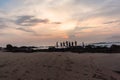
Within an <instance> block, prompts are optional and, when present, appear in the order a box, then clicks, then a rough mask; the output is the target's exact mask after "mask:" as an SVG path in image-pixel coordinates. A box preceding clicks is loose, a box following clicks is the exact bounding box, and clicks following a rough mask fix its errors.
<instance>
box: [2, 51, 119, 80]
mask: <svg viewBox="0 0 120 80" xmlns="http://www.w3.org/2000/svg"><path fill="white" fill-rule="evenodd" d="M115 71H118V72H115ZM119 71H120V54H89V53H86V54H76V53H18V54H16V53H5V52H0V80H120V74H119Z"/></svg>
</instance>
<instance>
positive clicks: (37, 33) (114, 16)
mask: <svg viewBox="0 0 120 80" xmlns="http://www.w3.org/2000/svg"><path fill="white" fill-rule="evenodd" d="M119 4H120V0H0V45H1V46H5V45H6V44H13V45H16V46H21V45H33V46H40V45H54V44H55V42H57V41H58V42H60V41H66V40H69V41H75V40H76V41H78V42H79V43H81V42H85V43H95V42H105V41H109V42H114V41H117V42H118V41H120V5H119Z"/></svg>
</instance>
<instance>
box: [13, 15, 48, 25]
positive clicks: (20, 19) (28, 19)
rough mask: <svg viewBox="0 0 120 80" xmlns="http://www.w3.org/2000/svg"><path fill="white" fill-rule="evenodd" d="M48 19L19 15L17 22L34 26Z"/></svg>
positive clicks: (46, 21)
mask: <svg viewBox="0 0 120 80" xmlns="http://www.w3.org/2000/svg"><path fill="white" fill-rule="evenodd" d="M48 22H49V20H48V19H38V18H35V16H28V15H25V16H18V17H17V20H16V21H15V24H17V25H21V26H34V25H36V24H38V23H48Z"/></svg>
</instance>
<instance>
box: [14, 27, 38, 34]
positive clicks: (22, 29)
mask: <svg viewBox="0 0 120 80" xmlns="http://www.w3.org/2000/svg"><path fill="white" fill-rule="evenodd" d="M16 29H17V30H21V31H24V32H28V33H32V34H35V35H36V32H35V31H33V30H30V29H25V28H16Z"/></svg>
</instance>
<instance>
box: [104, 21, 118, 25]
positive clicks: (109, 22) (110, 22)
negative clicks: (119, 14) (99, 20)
mask: <svg viewBox="0 0 120 80" xmlns="http://www.w3.org/2000/svg"><path fill="white" fill-rule="evenodd" d="M118 22H120V20H113V21H108V22H105V23H104V24H112V23H118Z"/></svg>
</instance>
